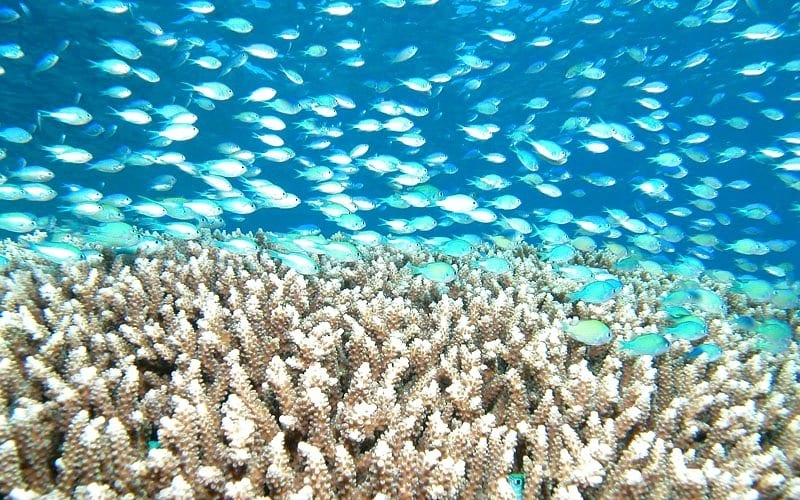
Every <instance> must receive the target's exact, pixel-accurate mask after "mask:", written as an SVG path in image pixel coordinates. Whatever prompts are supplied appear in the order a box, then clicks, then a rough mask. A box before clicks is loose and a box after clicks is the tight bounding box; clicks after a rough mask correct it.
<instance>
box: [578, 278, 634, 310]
mask: <svg viewBox="0 0 800 500" xmlns="http://www.w3.org/2000/svg"><path fill="white" fill-rule="evenodd" d="M621 290H622V282H620V281H619V280H617V279H613V278H612V279H608V280H597V281H592V282H591V283H587V284H586V285H584V286H583V288H581V289H579V290H576V291H574V292H570V293H568V294H567V299H569V300H570V301H572V302H577V301H579V300H580V301H583V302H586V303H589V304H602V303H603V302H607V301H609V300H611V299H613V298H614V297H615V296H616V295H617V294H618V293H619V292H620V291H621Z"/></svg>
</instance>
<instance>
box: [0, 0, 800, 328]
mask: <svg viewBox="0 0 800 500" xmlns="http://www.w3.org/2000/svg"><path fill="white" fill-rule="evenodd" d="M234 4H236V9H235V13H233V12H234V11H233V10H230V9H226V10H225V11H224V12H223V11H222V9H221V6H219V5H215V3H212V2H209V1H205V0H185V1H183V2H179V3H174V4H169V3H163V2H161V3H158V2H157V3H139V4H136V5H134V4H130V3H126V2H121V1H119V0H102V1H94V2H60V3H59V2H54V3H51V4H48V5H47V6H46V7H43V8H46V9H47V14H48V16H47V18H46V19H48V22H38V21H39V19H37V17H36V16H30V15H27V14H26V9H24V8H23V7H22V4H20V6H19V8H18V7H17V6H16V5H15V6H12V7H4V8H2V9H0V23H2V25H3V28H4V29H6V28H7V29H6V31H7V32H8V34H9V36H7V37H6V39H4V40H3V41H2V44H0V74H2V78H3V84H4V89H5V91H6V93H7V97H6V98H5V99H3V101H2V103H0V107H1V108H2V113H0V116H1V117H2V123H0V172H2V174H3V175H4V177H3V178H2V183H0V203H2V204H3V205H4V206H3V207H2V209H0V210H2V212H0V213H2V214H3V215H7V214H17V215H9V216H8V217H7V218H6V219H5V224H4V225H2V224H0V236H8V237H18V236H17V235H20V234H25V233H26V232H30V231H33V230H34V229H43V228H45V227H46V228H47V229H48V232H56V231H63V230H67V231H70V232H71V233H74V234H75V236H76V237H77V238H78V241H81V240H82V239H83V240H85V241H84V243H86V242H91V243H93V244H97V245H104V244H107V245H108V246H109V247H111V248H112V249H113V250H117V249H118V248H121V247H122V245H120V242H121V241H124V240H126V239H130V240H134V239H135V240H136V241H137V242H138V241H140V240H141V237H140V236H139V233H138V232H139V231H140V230H142V229H146V230H148V231H152V237H153V238H155V239H156V240H158V239H159V238H163V239H165V240H166V239H169V238H178V239H182V238H186V237H188V236H191V237H192V238H195V237H196V238H197V239H201V238H207V237H208V236H207V234H206V233H205V232H204V230H205V229H206V228H208V227H209V226H214V227H215V228H221V229H224V230H225V231H231V232H233V231H237V230H239V231H242V233H248V232H251V231H252V232H255V231H258V230H263V231H267V232H270V233H273V234H290V233H291V228H292V227H297V226H300V225H302V224H313V225H315V226H317V227H319V228H320V231H321V233H322V234H324V235H326V236H330V235H333V234H334V233H336V232H338V231H347V235H346V236H344V238H345V239H348V241H354V242H360V241H364V242H371V243H370V244H385V245H397V246H400V247H402V248H406V249H411V248H419V247H420V246H424V247H426V248H429V249H431V250H433V251H436V252H440V253H441V255H442V256H443V257H442V259H444V260H446V259H445V257H448V256H457V255H461V256H466V255H469V254H470V252H476V253H475V254H474V255H483V256H484V257H472V258H473V260H474V262H476V265H475V266H474V267H473V268H472V269H470V272H490V273H491V272H499V273H507V272H513V268H514V266H513V265H511V266H509V268H508V269H506V266H505V265H504V264H502V263H500V261H496V260H492V259H494V258H498V259H499V258H506V257H500V256H499V255H498V256H497V257H495V256H494V255H495V254H494V253H493V252H495V251H499V250H503V249H513V248H515V246H516V245H518V244H519V243H520V242H525V243H529V244H532V245H535V246H537V247H538V249H537V257H538V258H540V259H543V260H545V261H547V262H548V265H552V266H560V267H561V268H567V269H570V268H569V267H567V266H569V263H570V262H578V261H580V258H581V256H582V254H587V253H592V252H608V255H610V256H611V257H610V258H612V262H610V265H609V267H610V268H611V269H612V270H614V271H615V272H620V273H622V272H628V271H632V272H641V271H642V270H644V269H649V268H651V267H649V266H655V265H656V263H657V264H658V265H659V266H664V267H665V268H668V269H670V270H672V271H674V272H675V273H676V275H679V276H681V277H683V278H686V279H687V280H688V281H692V280H694V281H698V278H699V277H702V276H712V275H714V276H719V274H718V272H719V271H720V270H725V271H728V272H731V273H734V274H735V276H734V278H735V279H734V280H733V281H731V283H735V285H732V288H731V290H730V293H735V294H741V295H742V296H743V297H744V298H745V299H747V300H749V301H753V302H755V303H759V304H768V305H769V304H773V305H774V304H775V303H781V304H792V303H793V297H792V294H791V293H786V292H785V290H791V286H785V287H781V286H778V285H779V284H780V281H779V280H786V281H788V282H789V283H794V282H793V280H794V275H793V272H792V271H791V269H792V267H791V264H792V263H793V262H797V261H799V260H800V250H799V249H798V247H797V245H796V235H797V234H800V231H799V230H798V217H799V216H800V205H798V204H797V203H796V193H797V191H800V175H798V173H797V172H798V171H800V163H798V160H797V158H796V157H797V148H798V146H800V127H798V122H797V117H796V112H795V110H794V108H793V107H792V106H794V105H795V104H796V102H798V101H800V97H798V93H797V91H796V90H795V89H793V87H792V85H793V84H794V83H795V79H796V76H797V74H798V72H800V62H799V61H798V60H797V59H796V58H794V59H793V56H792V54H793V45H791V44H792V42H793V41H794V39H795V38H796V35H797V29H796V26H795V25H794V24H792V22H791V21H792V20H794V19H796V17H797V12H796V9H794V11H793V10H792V9H793V7H792V6H791V5H788V4H787V5H784V4H781V3H777V4H775V5H770V6H766V5H759V3H758V2H754V1H748V2H745V3H744V4H741V5H740V4H735V3H730V2H728V3H726V4H725V5H724V7H725V8H716V7H715V8H713V9H711V8H710V6H706V7H704V8H699V7H698V8H697V9H695V8H694V6H690V5H683V4H681V3H678V2H661V3H660V4H659V7H658V8H656V9H654V8H652V6H646V5H644V4H643V3H641V2H629V5H626V9H625V10H624V11H620V10H615V9H614V7H613V6H612V5H611V4H609V3H607V2H606V3H602V2H601V3H600V4H587V3H585V2H563V4H561V5H553V6H541V7H540V8H539V9H536V10H530V9H529V6H526V5H524V2H522V3H520V2H517V3H514V2H505V1H497V2H468V3H465V2H454V3H445V2H436V1H435V0H416V1H413V2H407V1H402V0H382V1H379V2H375V4H376V6H375V7H376V8H379V9H381V12H382V16H366V15H364V14H365V12H366V11H367V10H369V9H367V8H366V6H365V5H364V4H362V3H356V2H352V3H351V2H345V1H336V2H328V3H322V4H320V5H318V6H315V8H298V9H294V10H292V11H291V12H285V11H282V10H281V9H279V8H278V7H277V6H273V5H271V4H270V3H269V2H254V1H249V2H248V1H245V2H234ZM134 7H135V9H133V8H134ZM217 7H220V8H219V9H218V8H217ZM370 8H372V7H370ZM529 10H530V11H529ZM131 12H134V13H135V22H133V23H130V19H131V18H130V15H131ZM265 13H266V14H265ZM432 14H435V15H432ZM232 16H235V17H232ZM664 16H674V18H675V20H676V23H664V22H663V19H665V17H664ZM434 18H436V19H447V20H448V23H449V24H451V25H452V28H453V29H448V30H445V31H442V30H440V29H439V25H438V24H436V20H435V19H434ZM42 19H44V18H42ZM75 19H78V20H79V21H80V22H77V23H76V22H72V21H74V20H75ZM776 19H787V20H788V21H787V22H785V23H784V22H776V21H775V20H776ZM532 20H547V30H546V33H531V32H530V29H529V28H530V21H532ZM340 23H344V24H340ZM81 25H83V26H86V25H92V26H96V27H97V29H94V30H91V32H87V31H86V30H81V29H80V26H81ZM631 25H636V26H640V27H642V31H641V33H637V34H636V36H635V37H633V34H632V33H631V32H630V30H628V29H627V28H628V27H629V26H631ZM312 26H313V29H310V28H309V27H312ZM344 27H346V28H347V29H344ZM596 28H599V29H602V30H604V31H602V34H601V32H600V31H597V32H595V31H593V30H595V29H596ZM689 31H691V33H692V37H691V41H690V42H687V43H681V44H677V43H674V40H679V39H680V40H684V39H685V37H684V36H683V35H684V34H686V33H688V32H689ZM396 32H402V33H404V34H405V35H407V36H404V37H400V38H397V37H390V36H388V35H386V36H383V35H384V34H387V33H396ZM428 32H435V33H437V37H435V39H433V38H430V37H424V36H421V35H420V34H422V33H428ZM368 35H369V36H368ZM547 51H551V52H547ZM754 52H755V53H763V54H769V55H768V56H767V55H764V56H758V57H755V56H752V55H753V53H754ZM751 56H752V57H751ZM66 82H69V84H68V85H67V84H66ZM77 89H79V90H77ZM703 89H713V92H709V93H708V95H705V93H704V92H703ZM609 96H613V98H614V102H615V105H614V106H613V107H610V106H608V105H607V102H608V101H607V99H608V98H609ZM754 165H757V166H758V167H759V169H758V174H757V175H756V174H754V173H753V172H754V170H753V166H754ZM37 166H41V167H40V168H39V169H36V168H33V167H37ZM42 169H44V170H46V171H47V172H45V171H44V170H42ZM65 185H67V186H81V187H85V188H88V189H92V190H94V192H96V193H100V194H101V195H102V196H101V199H97V200H88V199H80V196H81V195H80V194H75V192H73V191H79V190H73V189H72V188H64V187H63V186H65ZM54 193H56V195H55V196H54V195H53V194H54ZM82 194H87V193H86V192H84V193H82ZM111 194H118V195H121V196H122V197H124V198H121V199H128V200H130V201H129V202H127V203H126V204H123V205H120V206H117V204H116V203H111V202H109V201H107V200H108V199H109V198H108V197H109V196H110V195H111ZM93 195H94V194H93ZM98 207H100V209H99V210H98ZM159 207H161V208H159ZM220 210H221V213H220ZM279 211H280V212H279ZM18 214H22V215H24V217H22V216H20V215H18ZM39 221H42V225H43V227H42V228H40V227H39V225H38V224H39ZM44 221H48V223H47V225H46V226H45V225H44ZM387 221H391V222H390V223H389V222H387ZM534 221H536V223H537V224H540V226H539V227H537V226H534V225H533V222H534ZM116 223H124V224H127V225H128V226H130V227H131V228H134V229H133V231H134V234H135V235H136V237H135V238H134V237H133V236H131V235H125V234H124V231H122V230H121V229H120V231H121V232H122V233H123V234H122V236H121V237H119V238H117V237H114V236H113V235H112V236H108V235H107V234H106V232H107V231H109V230H112V229H114V228H115V227H116V228H122V226H113V225H109V224H116ZM172 223H182V224H180V225H177V226H174V225H170V224H172ZM189 226H191V228H190V227H189ZM467 235H479V236H477V239H476V240H469V241H468V239H466V238H465V236H467ZM148 241H150V240H148ZM106 242H107V243H106ZM377 242H379V243H377ZM234 244H238V243H234ZM147 245H150V243H147ZM132 246H134V244H131V245H129V247H132ZM242 246H243V248H245V247H246V248H250V247H249V246H248V245H247V244H246V243H242ZM484 246H485V247H484ZM85 247H86V245H85V244H84V245H82V246H80V248H85ZM148 248H151V249H153V251H157V248H158V245H157V244H154V245H152V246H149V247H148ZM333 248H336V247H333ZM248 251H249V250H248ZM284 253H285V254H286V255H294V253H293V252H284ZM333 255H336V256H338V257H342V256H340V255H339V254H338V253H334V254H333ZM489 256H492V257H489ZM276 258H279V259H280V257H276ZM291 258H294V257H287V258H286V259H287V260H289V259H291ZM323 258H325V255H323ZM342 258H344V257H342ZM690 259H691V261H690ZM444 260H443V261H442V262H444ZM695 261H702V263H701V264H702V265H696V264H692V265H690V264H689V262H695ZM509 264H511V262H510V261H509ZM746 273H752V274H753V275H754V278H753V279H751V278H748V277H747V276H741V275H742V274H746ZM315 274H316V273H314V274H309V275H315ZM614 279H616V278H614ZM759 280H760V281H763V282H764V283H767V284H768V285H770V286H763V283H761V282H760V281H759ZM590 281H595V282H597V283H601V284H595V285H591V286H593V287H598V288H603V287H606V286H608V284H609V283H605V284H602V282H603V281H609V280H599V279H594V278H592V279H589V280H583V281H576V282H575V284H574V287H573V288H571V289H570V290H571V292H570V294H568V297H567V298H568V299H569V300H583V301H584V302H592V301H599V303H603V302H605V301H607V300H613V297H614V294H613V293H610V294H606V293H597V294H596V295H595V293H594V292H592V291H591V290H590V289H586V290H584V288H583V287H588V286H590ZM696 284H697V285H698V286H682V285H678V284H676V286H675V287H673V289H672V291H671V293H670V294H669V295H668V297H667V298H666V299H665V301H664V302H663V304H662V305H664V306H665V307H672V306H676V307H677V306H680V307H686V308H688V309H690V310H691V311H690V312H691V313H692V314H696V315H698V317H704V315H705V314H709V315H716V314H719V315H724V314H727V308H728V302H729V301H728V298H727V297H725V296H723V294H722V293H721V292H719V291H716V290H711V289H705V288H704V287H701V286H699V284H698V283H696ZM782 291H784V292H782ZM606 295H608V297H607V298H605V299H604V298H603V297H606ZM794 300H796V299H794ZM669 328H679V331H676V332H673V333H672V334H671V335H677V336H680V335H684V336H686V335H688V336H693V335H699V334H700V332H699V331H698V332H695V333H694V334H688V333H687V332H685V331H683V329H689V328H694V327H692V326H691V325H684V324H682V323H678V324H670V325H669V326H666V327H665V328H663V330H664V331H666V329H669Z"/></svg>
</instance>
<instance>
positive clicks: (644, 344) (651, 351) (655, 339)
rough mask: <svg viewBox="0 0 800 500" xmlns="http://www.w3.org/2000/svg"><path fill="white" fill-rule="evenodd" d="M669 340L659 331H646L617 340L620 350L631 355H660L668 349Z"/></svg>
mask: <svg viewBox="0 0 800 500" xmlns="http://www.w3.org/2000/svg"><path fill="white" fill-rule="evenodd" d="M669 345H670V344H669V341H668V340H667V339H666V338H665V337H664V336H663V335H661V334H659V333H646V334H643V335H639V336H638V337H635V338H633V339H631V340H621V341H619V348H620V350H622V351H624V352H626V353H628V354H631V355H633V356H660V355H662V354H664V353H666V352H667V351H668V350H669Z"/></svg>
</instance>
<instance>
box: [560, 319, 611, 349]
mask: <svg viewBox="0 0 800 500" xmlns="http://www.w3.org/2000/svg"><path fill="white" fill-rule="evenodd" d="M564 331H565V332H566V333H567V335H569V336H570V337H572V338H573V339H575V340H577V341H578V342H580V343H582V344H586V345H591V346H596V345H603V344H607V343H609V342H611V340H612V338H613V336H612V334H611V329H610V328H609V327H608V326H607V325H606V324H605V323H603V322H602V321H599V320H596V319H584V320H580V321H578V322H577V323H574V324H568V325H566V326H565V327H564Z"/></svg>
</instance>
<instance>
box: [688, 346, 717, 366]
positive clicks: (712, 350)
mask: <svg viewBox="0 0 800 500" xmlns="http://www.w3.org/2000/svg"><path fill="white" fill-rule="evenodd" d="M703 354H705V356H706V360H707V361H708V362H709V363H712V362H714V361H717V360H718V359H720V358H721V357H722V349H721V348H720V347H719V346H717V345H715V344H700V345H699V346H697V347H695V348H694V349H692V350H691V351H689V352H687V353H686V359H687V360H689V359H694V358H697V357H699V356H701V355H703Z"/></svg>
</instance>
